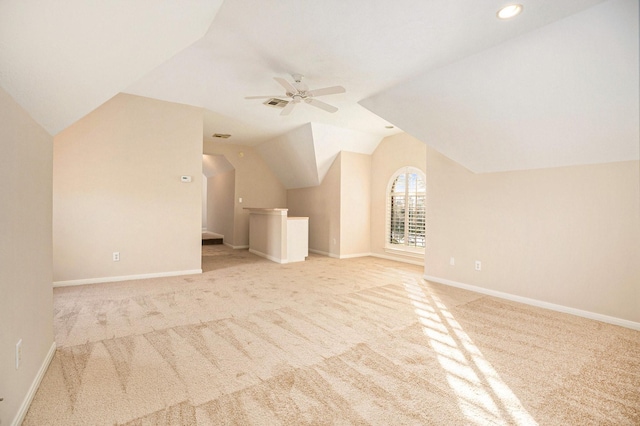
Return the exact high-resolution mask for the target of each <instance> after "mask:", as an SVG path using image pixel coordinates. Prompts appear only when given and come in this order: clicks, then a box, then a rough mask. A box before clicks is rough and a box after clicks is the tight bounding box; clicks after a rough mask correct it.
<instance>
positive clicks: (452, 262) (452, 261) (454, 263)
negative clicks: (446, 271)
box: [449, 257, 456, 266]
mask: <svg viewBox="0 0 640 426" xmlns="http://www.w3.org/2000/svg"><path fill="white" fill-rule="evenodd" d="M449 265H451V266H456V259H454V258H453V257H452V258H451V259H449Z"/></svg>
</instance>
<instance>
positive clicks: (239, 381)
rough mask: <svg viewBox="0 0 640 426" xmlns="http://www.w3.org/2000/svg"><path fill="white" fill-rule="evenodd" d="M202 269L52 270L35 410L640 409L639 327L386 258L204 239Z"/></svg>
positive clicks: (452, 421) (464, 412)
mask: <svg viewBox="0 0 640 426" xmlns="http://www.w3.org/2000/svg"><path fill="white" fill-rule="evenodd" d="M203 269H204V270H205V271H206V272H205V273H204V274H202V275H199V276H185V277H172V278H163V279H149V280H143V281H132V282H119V283H110V284H99V285H92V286H82V287H67V288H56V289H55V290H54V303H55V331H56V342H57V343H58V351H57V352H56V355H55V357H54V359H53V361H52V363H51V366H50V367H49V370H48V371H47V373H46V375H45V377H44V379H43V381H42V384H41V386H40V389H39V390H38V393H37V395H36V397H35V399H34V401H33V404H32V405H31V408H30V410H29V412H28V414H27V417H26V420H25V423H24V424H25V425H113V424H125V425H196V424H198V425H217V424H228V425H252V424H255V425H279V424H283V425H312V424H313V425H321V424H324V425H351V424H356V425H361V424H362V425H364V424H373V425H423V424H424V425H428V424H437V425H502V424H506V425H511V424H515V425H533V424H540V425H588V424H598V425H606V424H610V425H638V424H640V392H639V389H640V333H639V332H636V331H632V330H629V329H625V328H621V327H616V326H612V325H608V324H603V323H599V322H595V321H590V320H586V319H582V318H578V317H574V316H571V315H565V314H560V313H556V312H551V311H547V310H543V309H538V308H533V307H530V306H526V305H521V304H518V303H513V302H507V301H504V300H500V299H496V298H492V297H486V296H482V295H479V294H476V293H472V292H468V291H463V290H459V289H454V288H448V287H445V286H441V285H437V284H432V283H428V282H425V281H424V280H423V279H422V278H421V276H422V268H421V267H416V266H412V265H405V264H400V263H395V262H391V261H387V260H382V259H375V258H359V259H350V260H336V259H331V258H327V257H322V256H314V255H312V256H311V257H310V258H309V260H307V261H306V262H303V263H295V264H290V265H278V264H276V263H273V262H269V261H267V260H264V259H261V258H258V257H256V256H253V255H251V254H249V253H248V252H247V251H246V250H242V251H238V250H236V251H234V250H231V249H229V248H228V247H225V246H204V247H203Z"/></svg>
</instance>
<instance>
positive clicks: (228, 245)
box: [222, 241, 249, 250]
mask: <svg viewBox="0 0 640 426" xmlns="http://www.w3.org/2000/svg"><path fill="white" fill-rule="evenodd" d="M222 244H224V245H225V246H227V247H231V248H232V249H234V250H244V249H248V248H249V246H232V245H231V244H229V243H225V242H224V241H222Z"/></svg>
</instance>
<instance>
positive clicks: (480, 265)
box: [476, 260, 482, 271]
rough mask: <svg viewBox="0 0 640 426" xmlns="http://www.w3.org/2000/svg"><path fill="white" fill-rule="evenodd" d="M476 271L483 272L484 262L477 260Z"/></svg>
mask: <svg viewBox="0 0 640 426" xmlns="http://www.w3.org/2000/svg"><path fill="white" fill-rule="evenodd" d="M476 271H482V262H480V261H479V260H476Z"/></svg>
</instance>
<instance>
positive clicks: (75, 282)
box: [53, 269, 202, 287]
mask: <svg viewBox="0 0 640 426" xmlns="http://www.w3.org/2000/svg"><path fill="white" fill-rule="evenodd" d="M201 273H202V269H189V270H186V271H171V272H158V273H154V274H138V275H123V276H119V277H102V278H87V279H80V280H68V281H54V282H53V286H54V287H69V286H74V285H85V284H100V283H113V282H117V281H130V280H144V279H147V278H162V277H176V276H178V275H194V274H201Z"/></svg>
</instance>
